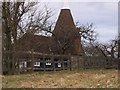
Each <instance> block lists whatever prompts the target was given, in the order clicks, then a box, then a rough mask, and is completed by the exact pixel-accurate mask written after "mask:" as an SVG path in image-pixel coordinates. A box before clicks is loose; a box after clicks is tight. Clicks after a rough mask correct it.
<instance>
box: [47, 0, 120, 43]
mask: <svg viewBox="0 0 120 90" xmlns="http://www.w3.org/2000/svg"><path fill="white" fill-rule="evenodd" d="M47 5H48V7H50V8H52V9H55V11H54V13H55V15H54V16H53V18H52V20H54V21H55V20H57V18H58V15H59V13H60V9H61V8H62V6H63V3H61V2H49V3H48V4H47ZM69 7H70V9H71V12H72V15H73V18H74V22H77V21H79V22H80V24H87V23H91V22H93V23H94V27H95V28H96V29H95V31H96V32H97V33H98V34H99V36H98V41H101V42H107V41H109V40H112V39H114V38H115V37H116V36H117V34H118V3H117V2H69Z"/></svg>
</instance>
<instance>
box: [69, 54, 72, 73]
mask: <svg viewBox="0 0 120 90" xmlns="http://www.w3.org/2000/svg"><path fill="white" fill-rule="evenodd" d="M69 68H70V71H71V70H72V69H71V55H69Z"/></svg>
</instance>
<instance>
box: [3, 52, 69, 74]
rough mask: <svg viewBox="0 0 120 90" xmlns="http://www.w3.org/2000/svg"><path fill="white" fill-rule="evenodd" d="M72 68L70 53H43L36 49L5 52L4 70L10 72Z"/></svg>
mask: <svg viewBox="0 0 120 90" xmlns="http://www.w3.org/2000/svg"><path fill="white" fill-rule="evenodd" d="M70 69H71V58H70V56H69V55H53V54H42V53H37V52H34V51H30V52H11V51H7V52H4V53H3V71H4V72H6V73H7V72H8V73H9V74H19V73H25V72H34V71H48V70H49V71H50V70H54V71H57V70H70Z"/></svg>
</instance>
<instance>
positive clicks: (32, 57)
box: [31, 49, 34, 72]
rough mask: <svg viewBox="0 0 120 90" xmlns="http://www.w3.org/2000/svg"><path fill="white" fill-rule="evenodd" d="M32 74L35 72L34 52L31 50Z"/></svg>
mask: <svg viewBox="0 0 120 90" xmlns="http://www.w3.org/2000/svg"><path fill="white" fill-rule="evenodd" d="M31 60H32V61H31V72H34V50H33V49H32V50H31Z"/></svg>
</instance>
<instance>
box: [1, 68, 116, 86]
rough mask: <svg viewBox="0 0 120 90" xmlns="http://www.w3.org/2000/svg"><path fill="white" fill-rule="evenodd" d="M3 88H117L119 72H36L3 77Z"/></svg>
mask: <svg viewBox="0 0 120 90" xmlns="http://www.w3.org/2000/svg"><path fill="white" fill-rule="evenodd" d="M2 87H3V88H117V87H118V70H97V69H96V70H95V69H94V70H93V69H87V70H74V71H67V70H66V71H56V72H53V71H49V72H34V73H32V74H21V75H7V76H2Z"/></svg>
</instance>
